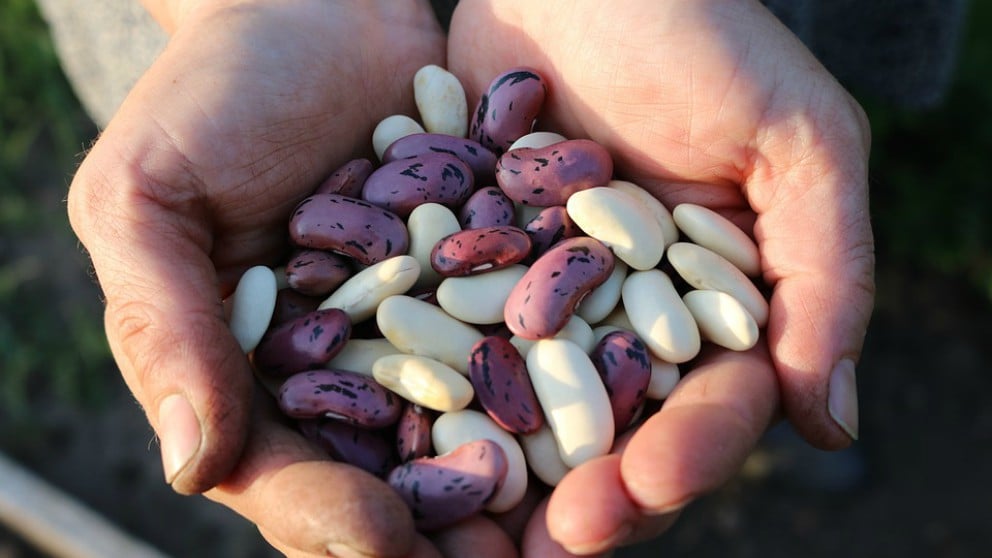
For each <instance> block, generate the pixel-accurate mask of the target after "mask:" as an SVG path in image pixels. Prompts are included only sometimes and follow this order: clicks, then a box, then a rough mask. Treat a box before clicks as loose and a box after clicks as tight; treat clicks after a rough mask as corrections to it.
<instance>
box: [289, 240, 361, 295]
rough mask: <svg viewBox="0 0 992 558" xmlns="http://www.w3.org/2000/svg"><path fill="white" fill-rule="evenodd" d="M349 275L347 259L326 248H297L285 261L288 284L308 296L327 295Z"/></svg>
mask: <svg viewBox="0 0 992 558" xmlns="http://www.w3.org/2000/svg"><path fill="white" fill-rule="evenodd" d="M351 275H352V270H351V266H350V265H348V259H347V258H345V257H344V256H341V255H340V254H335V253H333V252H328V251H326V250H314V249H305V250H297V251H296V252H295V253H294V254H293V255H292V257H290V258H289V261H288V262H286V281H287V282H288V283H289V286H290V287H291V288H293V289H294V290H296V291H297V292H300V293H303V294H305V295H308V296H327V295H328V294H329V293H331V292H332V291H334V289H336V288H338V287H339V286H341V283H344V282H345V280H347V279H348V278H349V277H351Z"/></svg>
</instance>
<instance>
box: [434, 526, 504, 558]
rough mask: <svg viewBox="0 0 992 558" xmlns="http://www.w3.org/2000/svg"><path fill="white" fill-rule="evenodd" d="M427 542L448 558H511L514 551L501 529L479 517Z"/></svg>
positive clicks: (442, 532)
mask: <svg viewBox="0 0 992 558" xmlns="http://www.w3.org/2000/svg"><path fill="white" fill-rule="evenodd" d="M430 540H431V542H432V543H434V545H435V546H436V547H437V549H438V550H440V551H441V554H442V555H443V556H445V557H447V558H460V557H462V556H472V557H474V558H513V557H514V556H517V549H516V547H515V546H514V544H513V541H511V540H510V537H509V536H508V535H507V533H506V532H505V531H503V529H501V528H500V527H499V525H497V524H496V523H495V522H493V521H492V520H490V519H486V518H484V517H481V516H476V517H472V518H469V519H467V520H465V521H462V522H459V523H458V524H457V525H455V526H453V527H450V528H448V529H444V530H442V531H439V532H437V533H434V534H433V535H431V537H430Z"/></svg>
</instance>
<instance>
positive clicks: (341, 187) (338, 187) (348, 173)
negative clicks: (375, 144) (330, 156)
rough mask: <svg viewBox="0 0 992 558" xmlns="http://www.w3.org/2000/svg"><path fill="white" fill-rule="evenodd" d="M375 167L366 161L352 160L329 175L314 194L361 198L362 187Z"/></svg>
mask: <svg viewBox="0 0 992 558" xmlns="http://www.w3.org/2000/svg"><path fill="white" fill-rule="evenodd" d="M374 169H375V167H374V166H373V165H372V161H369V160H368V159H352V160H351V161H348V162H347V163H345V164H343V165H341V167H339V168H338V170H336V171H334V172H333V173H331V175H330V176H328V177H327V178H326V179H324V181H323V182H321V183H320V186H317V189H316V190H314V191H313V193H314V194H341V195H342V196H348V197H351V198H360V197H362V186H364V185H365V180H366V179H368V177H369V175H370V174H372V171H373V170H374Z"/></svg>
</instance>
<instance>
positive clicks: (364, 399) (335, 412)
mask: <svg viewBox="0 0 992 558" xmlns="http://www.w3.org/2000/svg"><path fill="white" fill-rule="evenodd" d="M278 399H279V408H280V409H282V412H283V413H285V414H286V416H288V417H290V418H297V419H300V418H317V417H321V416H325V417H328V418H335V419H339V420H342V421H344V422H347V423H349V424H353V425H355V426H361V427H363V428H384V427H386V426H390V425H392V424H395V423H396V421H397V420H399V418H400V413H401V412H402V411H403V402H402V400H401V399H400V398H399V397H397V396H395V395H393V393H392V392H391V391H389V390H387V389H386V388H384V387H382V386H381V385H379V383H378V382H376V381H375V380H374V379H372V378H370V377H368V376H364V375H361V374H357V373H354V372H346V371H344V370H309V371H306V372H299V373H297V374H293V375H292V376H290V377H289V378H288V379H287V380H286V381H285V382H283V384H282V387H280V388H279V397H278Z"/></svg>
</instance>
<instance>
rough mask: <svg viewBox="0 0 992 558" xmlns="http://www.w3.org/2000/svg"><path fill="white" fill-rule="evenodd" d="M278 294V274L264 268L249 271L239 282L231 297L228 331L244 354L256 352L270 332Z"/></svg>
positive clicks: (261, 266) (256, 267)
mask: <svg viewBox="0 0 992 558" xmlns="http://www.w3.org/2000/svg"><path fill="white" fill-rule="evenodd" d="M278 290H279V288H278V285H277V281H276V275H275V273H274V272H273V271H272V270H271V269H269V268H268V267H265V266H264V265H259V266H255V267H252V268H250V269H248V270H247V271H245V273H244V275H242V276H241V279H239V280H238V285H237V287H235V289H234V294H232V295H231V302H230V304H231V317H230V318H229V319H228V327H230V329H231V334H232V335H234V338H235V339H237V341H238V344H239V345H240V346H241V350H243V351H244V352H245V353H250V352H251V351H252V350H254V349H255V346H256V345H258V342H259V341H261V340H262V336H263V335H265V330H267V329H269V323H271V322H272V314H273V312H275V309H276V294H277V293H278Z"/></svg>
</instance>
